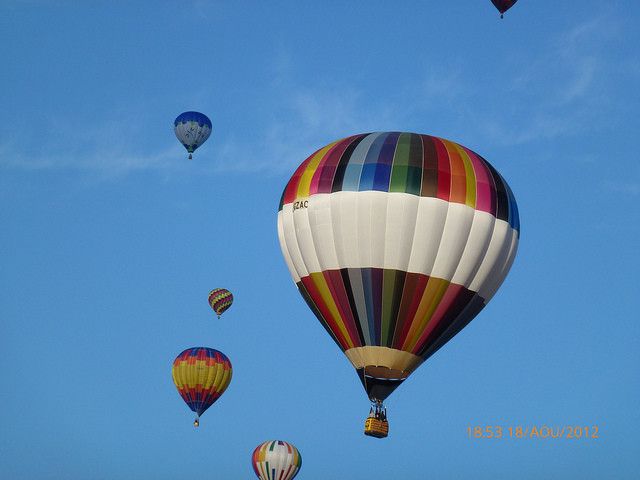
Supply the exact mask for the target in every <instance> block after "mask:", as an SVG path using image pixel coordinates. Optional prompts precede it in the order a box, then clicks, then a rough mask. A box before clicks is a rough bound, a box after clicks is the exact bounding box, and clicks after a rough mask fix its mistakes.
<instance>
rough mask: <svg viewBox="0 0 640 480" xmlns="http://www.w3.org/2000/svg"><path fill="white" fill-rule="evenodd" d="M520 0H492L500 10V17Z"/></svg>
mask: <svg viewBox="0 0 640 480" xmlns="http://www.w3.org/2000/svg"><path fill="white" fill-rule="evenodd" d="M517 1H518V0H491V3H493V6H494V7H496V8H497V9H498V11H499V12H500V18H502V16H503V14H504V12H506V11H507V10H509V9H510V8H511V7H513V6H514V5H515V4H516V2H517Z"/></svg>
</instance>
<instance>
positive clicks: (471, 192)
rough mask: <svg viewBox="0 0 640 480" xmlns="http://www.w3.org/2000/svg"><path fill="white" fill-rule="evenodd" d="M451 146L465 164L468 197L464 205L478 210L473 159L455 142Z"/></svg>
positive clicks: (450, 143)
mask: <svg viewBox="0 0 640 480" xmlns="http://www.w3.org/2000/svg"><path fill="white" fill-rule="evenodd" d="M449 145H450V146H451V147H452V148H455V150H456V152H457V153H458V155H460V158H461V159H462V163H463V164H464V175H465V178H466V196H465V199H464V203H465V205H468V206H470V207H471V208H476V174H475V170H474V169H473V163H471V159H470V158H469V155H467V152H466V150H465V149H464V148H462V147H461V146H460V145H458V144H457V143H453V142H449Z"/></svg>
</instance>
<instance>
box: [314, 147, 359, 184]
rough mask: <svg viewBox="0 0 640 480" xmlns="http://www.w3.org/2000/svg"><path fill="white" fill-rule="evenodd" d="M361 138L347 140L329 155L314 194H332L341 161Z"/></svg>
mask: <svg viewBox="0 0 640 480" xmlns="http://www.w3.org/2000/svg"><path fill="white" fill-rule="evenodd" d="M359 137H362V136H361V135H360V136H354V137H349V138H345V139H344V140H342V141H340V142H339V143H338V144H337V145H336V146H335V147H334V149H333V150H332V151H331V153H330V154H329V156H328V158H327V161H326V162H325V163H324V166H323V167H322V169H321V170H320V178H319V180H318V183H317V188H316V190H315V191H313V192H312V193H331V186H332V185H333V183H334V179H335V176H336V172H337V170H338V165H339V164H340V161H341V159H342V158H343V157H344V154H345V152H346V151H347V149H349V148H350V147H351V145H352V144H353V142H354V140H356V139H357V138H359ZM354 148H355V147H354ZM312 190H313V189H312Z"/></svg>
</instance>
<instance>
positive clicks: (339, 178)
mask: <svg viewBox="0 0 640 480" xmlns="http://www.w3.org/2000/svg"><path fill="white" fill-rule="evenodd" d="M367 136H368V135H358V136H357V137H355V139H354V141H353V142H351V143H350V144H349V146H348V147H347V148H346V150H345V151H344V153H343V154H342V157H341V158H340V160H339V162H338V166H337V167H336V173H335V175H334V177H333V184H332V185H331V192H340V191H342V183H343V181H344V175H345V172H346V170H347V165H349V162H350V160H351V156H352V155H353V153H354V151H355V150H356V148H357V146H358V145H359V144H360V142H361V141H362V140H363V139H364V138H365V137H367Z"/></svg>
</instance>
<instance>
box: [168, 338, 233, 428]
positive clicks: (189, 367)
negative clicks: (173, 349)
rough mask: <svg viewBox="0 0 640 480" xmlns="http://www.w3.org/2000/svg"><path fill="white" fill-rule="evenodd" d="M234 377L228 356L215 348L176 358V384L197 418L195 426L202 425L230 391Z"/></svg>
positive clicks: (191, 351)
mask: <svg viewBox="0 0 640 480" xmlns="http://www.w3.org/2000/svg"><path fill="white" fill-rule="evenodd" d="M232 373H233V369H232V368H231V362H230V361H229V359H228V358H227V356H226V355H225V354H224V353H222V352H219V351H218V350H214V349H213V348H207V347H193V348H187V349H186V350H184V351H183V352H182V353H181V354H180V355H178V356H177V357H176V359H175V361H174V362H173V368H172V369H171V374H172V376H173V383H175V385H176V388H177V389H178V393H179V394H180V396H181V397H182V399H183V400H184V401H185V403H186V404H187V405H188V406H189V408H190V409H191V410H193V411H194V412H195V414H196V419H195V421H194V422H193V425H194V426H196V427H197V426H198V425H200V415H202V414H203V413H204V412H205V411H206V410H207V409H208V408H209V407H210V406H211V405H213V404H214V403H215V402H216V400H218V399H219V398H220V396H221V395H222V394H223V393H224V391H225V390H226V389H227V387H228V386H229V383H230V382H231V375H232Z"/></svg>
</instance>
